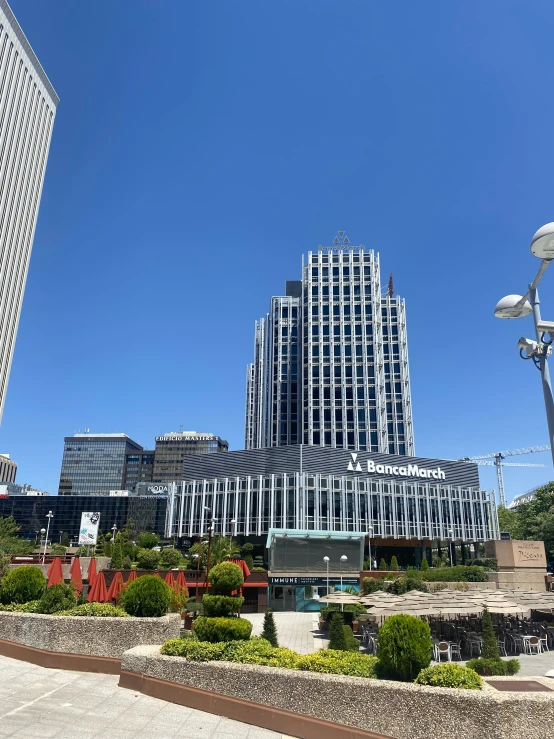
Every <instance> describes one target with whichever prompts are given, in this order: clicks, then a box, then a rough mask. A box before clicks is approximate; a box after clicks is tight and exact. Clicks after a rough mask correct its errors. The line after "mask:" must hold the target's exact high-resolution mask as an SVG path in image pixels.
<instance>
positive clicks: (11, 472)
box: [0, 454, 17, 482]
mask: <svg viewBox="0 0 554 739" xmlns="http://www.w3.org/2000/svg"><path fill="white" fill-rule="evenodd" d="M16 474H17V462H14V461H13V460H12V459H10V455H9V454H0V482H15V476H16Z"/></svg>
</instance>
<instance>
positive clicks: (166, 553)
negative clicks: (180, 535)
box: [160, 549, 183, 570]
mask: <svg viewBox="0 0 554 739" xmlns="http://www.w3.org/2000/svg"><path fill="white" fill-rule="evenodd" d="M182 559H183V555H182V554H181V552H180V551H179V550H178V549H164V550H163V552H162V553H161V555H160V567H167V569H168V570H171V569H173V568H174V567H178V566H179V563H180V562H181V560H182Z"/></svg>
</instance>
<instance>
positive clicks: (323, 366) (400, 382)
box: [245, 231, 415, 456]
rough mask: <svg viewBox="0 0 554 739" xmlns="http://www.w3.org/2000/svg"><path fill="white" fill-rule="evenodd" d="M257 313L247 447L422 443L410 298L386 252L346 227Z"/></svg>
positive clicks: (362, 447) (401, 448) (390, 447)
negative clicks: (353, 239) (387, 266)
mask: <svg viewBox="0 0 554 739" xmlns="http://www.w3.org/2000/svg"><path fill="white" fill-rule="evenodd" d="M285 292H286V295H284V296H280V297H273V298H271V303H270V310H269V313H268V314H267V316H266V317H265V318H262V319H260V320H259V321H258V322H257V323H256V330H255V339H254V362H253V363H252V364H250V365H249V366H248V369H247V383H246V431H245V447H246V449H258V448H264V447H275V446H285V445H290V444H308V445H313V446H324V447H333V448H342V449H351V450H357V451H367V452H381V453H387V454H398V455H408V456H411V455H413V454H414V453H415V449H414V434H413V426H412V402H411V394H410V374H409V367H408V342H407V336H406V306H405V303H404V300H403V299H401V298H400V297H398V296H395V295H393V290H392V285H390V286H389V289H385V290H382V289H381V277H380V267H379V255H378V254H375V253H374V252H373V250H369V249H366V248H365V247H363V246H353V245H352V244H350V241H349V239H348V237H347V236H345V235H344V232H343V231H339V233H338V236H336V237H335V239H334V242H333V244H332V246H319V247H318V249H317V251H314V252H308V257H307V259H306V260H303V264H302V279H301V280H299V281H295V282H287V284H286V290H285Z"/></svg>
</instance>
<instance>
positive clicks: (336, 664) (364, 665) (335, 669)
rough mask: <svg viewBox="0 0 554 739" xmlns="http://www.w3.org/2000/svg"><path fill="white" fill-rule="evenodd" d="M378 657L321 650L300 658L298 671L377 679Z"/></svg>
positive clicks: (359, 653)
mask: <svg viewBox="0 0 554 739" xmlns="http://www.w3.org/2000/svg"><path fill="white" fill-rule="evenodd" d="M378 663H379V660H378V659H377V657H370V656H369V654H362V653H361V652H358V653H357V654H354V653H353V652H342V651H340V652H336V651H333V650H332V649H321V650H320V651H319V652H314V653H313V654H306V655H302V656H300V657H299V658H298V661H297V669H299V670H309V671H310V672H323V673H327V674H330V675H352V676H354V677H369V678H376V677H377V666H378Z"/></svg>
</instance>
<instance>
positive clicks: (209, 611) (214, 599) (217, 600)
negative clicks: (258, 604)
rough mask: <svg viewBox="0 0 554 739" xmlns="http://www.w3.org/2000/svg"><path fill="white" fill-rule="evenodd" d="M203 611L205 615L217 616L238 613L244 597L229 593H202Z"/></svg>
mask: <svg viewBox="0 0 554 739" xmlns="http://www.w3.org/2000/svg"><path fill="white" fill-rule="evenodd" d="M202 603H203V605H204V613H205V614H206V616H210V617H212V618H217V617H219V616H231V615H233V614H235V613H238V611H239V610H240V607H241V606H242V604H243V603H244V598H240V597H233V596H231V595H207V594H206V595H204V596H202Z"/></svg>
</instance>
